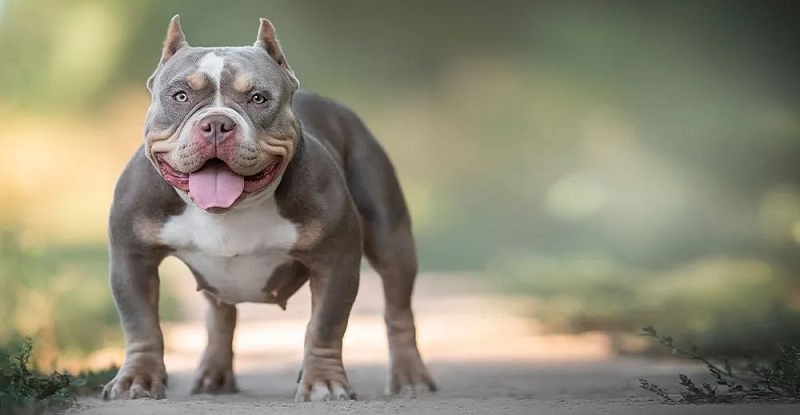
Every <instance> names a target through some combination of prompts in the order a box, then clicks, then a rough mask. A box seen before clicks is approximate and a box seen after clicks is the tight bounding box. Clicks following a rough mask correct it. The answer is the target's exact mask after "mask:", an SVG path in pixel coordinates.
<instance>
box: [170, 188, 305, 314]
mask: <svg viewBox="0 0 800 415" xmlns="http://www.w3.org/2000/svg"><path fill="white" fill-rule="evenodd" d="M297 236H298V230H297V226H296V225H295V224H294V223H292V222H290V221H289V220H287V219H285V218H283V217H282V216H280V213H279V212H278V209H277V206H276V205H275V202H274V199H272V198H271V199H268V200H267V201H264V202H263V203H259V204H258V205H256V206H250V207H248V209H242V210H232V211H229V212H226V213H223V214H217V215H215V214H211V213H208V212H205V211H203V210H202V209H200V208H198V207H197V206H194V205H193V204H189V205H187V207H186V210H185V211H184V212H183V213H182V214H181V215H178V216H174V217H172V218H170V219H169V220H168V221H167V223H166V224H165V225H164V228H163V229H162V231H161V238H162V240H163V241H164V242H165V243H166V244H167V245H168V246H170V247H172V248H173V249H174V250H175V253H174V255H175V256H176V257H178V258H179V259H180V260H182V261H183V262H184V263H186V265H187V266H189V268H190V269H191V270H192V271H193V272H194V273H195V278H197V280H198V281H197V282H198V286H199V287H200V288H201V289H203V290H205V291H207V292H209V293H211V294H213V295H214V296H215V297H217V298H218V299H220V300H222V301H224V302H226V303H230V304H236V303H242V302H272V301H271V298H270V297H269V296H268V294H267V293H266V292H265V291H264V288H265V287H266V285H267V281H268V280H269V279H270V277H271V276H272V275H273V272H274V271H275V269H276V268H277V267H278V266H280V265H281V264H284V263H286V262H288V261H289V260H291V257H290V256H289V251H290V250H291V248H292V246H294V244H295V242H297Z"/></svg>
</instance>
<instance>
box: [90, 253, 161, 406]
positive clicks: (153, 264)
mask: <svg viewBox="0 0 800 415" xmlns="http://www.w3.org/2000/svg"><path fill="white" fill-rule="evenodd" d="M162 259H163V256H156V255H154V254H152V253H144V251H143V250H142V251H140V250H136V249H125V248H121V247H119V246H115V243H114V242H113V241H112V244H111V263H110V276H109V277H110V280H111V281H110V283H111V292H112V294H113V296H114V302H115V303H116V306H117V311H118V313H119V317H120V320H121V321H122V329H123V331H124V334H125V363H124V364H123V365H122V367H121V368H120V369H119V371H118V372H117V375H116V376H115V377H114V379H113V380H111V382H109V383H108V384H106V385H105V387H104V388H103V398H104V399H136V398H154V399H163V398H164V397H165V389H166V382H167V372H166V369H165V367H164V338H163V335H162V334H161V326H160V324H159V319H158V296H159V276H158V264H159V263H160V262H161V260H162Z"/></svg>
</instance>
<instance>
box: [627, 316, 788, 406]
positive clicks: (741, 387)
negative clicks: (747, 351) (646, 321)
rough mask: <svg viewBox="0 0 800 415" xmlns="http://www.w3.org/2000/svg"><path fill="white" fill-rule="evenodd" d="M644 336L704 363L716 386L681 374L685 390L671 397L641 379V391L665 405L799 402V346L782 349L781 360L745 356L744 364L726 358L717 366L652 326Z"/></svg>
mask: <svg viewBox="0 0 800 415" xmlns="http://www.w3.org/2000/svg"><path fill="white" fill-rule="evenodd" d="M642 335H643V336H647V337H652V338H654V339H656V340H657V341H658V342H659V343H660V344H662V345H664V346H666V347H668V348H670V349H671V350H672V354H673V355H676V356H683V357H688V358H690V359H692V360H696V361H699V362H701V363H703V364H704V365H705V366H706V367H707V368H708V371H709V372H710V374H711V377H712V378H713V385H712V384H711V383H707V382H702V383H700V385H699V386H698V384H697V383H695V382H694V381H693V380H692V379H690V378H689V377H688V376H686V375H684V374H681V375H679V376H678V377H679V379H680V385H681V386H682V387H683V390H681V392H680V393H679V395H678V396H674V395H671V394H670V393H669V392H668V391H667V390H666V389H664V388H662V387H660V386H658V385H655V384H652V383H650V382H649V381H647V380H645V379H639V382H640V386H641V387H642V388H644V389H646V390H648V391H650V392H653V393H654V394H656V395H658V396H659V397H660V398H661V399H662V400H663V401H664V402H666V403H670V404H677V403H690V404H704V403H733V402H743V401H763V400H791V401H794V400H800V348H798V347H796V346H782V347H780V348H779V352H780V353H779V355H778V357H776V358H775V359H771V360H770V361H768V362H764V363H760V362H757V361H756V360H754V359H752V358H750V357H749V356H743V357H742V359H741V361H731V360H730V359H723V360H722V362H721V363H719V364H718V363H714V362H712V361H711V360H709V359H708V358H706V357H704V356H703V355H702V354H700V352H699V350H698V349H697V347H694V346H692V347H691V348H690V350H684V349H682V348H680V347H677V346H676V345H675V344H674V340H673V339H672V337H670V336H660V335H659V334H658V332H657V331H656V330H655V329H654V328H652V327H646V328H644V329H642Z"/></svg>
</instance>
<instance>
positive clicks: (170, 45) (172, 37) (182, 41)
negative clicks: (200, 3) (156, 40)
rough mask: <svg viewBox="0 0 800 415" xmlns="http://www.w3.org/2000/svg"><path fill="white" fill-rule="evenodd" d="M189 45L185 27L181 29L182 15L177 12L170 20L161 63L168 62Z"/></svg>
mask: <svg viewBox="0 0 800 415" xmlns="http://www.w3.org/2000/svg"><path fill="white" fill-rule="evenodd" d="M188 46H189V44H188V43H187V42H186V36H184V34H183V29H181V17H180V16H179V15H177V14H176V15H175V16H173V17H172V20H170V21H169V28H167V38H166V39H164V49H163V50H162V51H161V63H166V62H167V61H168V60H169V58H171V57H172V56H174V55H175V54H176V53H177V52H178V51H179V50H181V49H183V48H185V47H188Z"/></svg>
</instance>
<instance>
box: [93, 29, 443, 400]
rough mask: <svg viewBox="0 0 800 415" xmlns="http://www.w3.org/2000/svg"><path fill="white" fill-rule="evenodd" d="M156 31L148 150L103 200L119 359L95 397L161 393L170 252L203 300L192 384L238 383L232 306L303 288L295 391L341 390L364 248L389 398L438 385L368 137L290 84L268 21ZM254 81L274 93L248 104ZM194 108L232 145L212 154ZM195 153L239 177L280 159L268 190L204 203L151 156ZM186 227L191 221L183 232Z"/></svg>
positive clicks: (407, 241)
mask: <svg viewBox="0 0 800 415" xmlns="http://www.w3.org/2000/svg"><path fill="white" fill-rule="evenodd" d="M167 33H168V35H167V39H166V40H165V42H164V44H165V47H164V51H163V54H162V59H161V61H160V62H159V65H158V68H157V69H156V72H155V73H154V74H153V76H152V77H151V78H150V79H148V87H149V88H150V90H151V92H152V94H153V104H152V105H151V108H150V110H149V111H148V117H147V121H146V123H145V143H144V145H143V146H142V147H141V148H140V149H139V150H138V151H137V152H136V153H135V154H134V155H133V157H132V159H131V161H130V162H129V163H128V165H127V166H126V167H125V169H124V171H123V173H122V175H121V176H120V178H119V181H118V183H117V187H116V189H115V193H114V202H113V205H112V208H111V214H110V220H109V241H110V283H111V289H112V293H113V296H114V300H115V304H116V306H117V309H118V311H119V314H120V318H121V321H122V326H123V331H124V333H125V339H126V361H125V363H124V364H123V366H122V367H121V368H120V370H119V372H118V374H117V376H116V377H115V378H114V380H112V381H111V382H109V383H108V384H107V385H106V387H105V389H104V391H103V396H104V397H105V398H140V397H151V398H163V397H165V385H166V379H167V375H166V370H165V367H164V362H163V355H164V344H163V336H162V333H161V328H160V324H159V317H158V296H159V275H158V265H159V264H160V263H161V261H162V260H163V259H164V258H165V257H166V256H170V255H172V256H176V257H178V258H179V259H182V260H183V261H184V262H185V263H187V265H188V266H189V267H190V269H191V270H192V272H193V274H194V276H195V278H196V279H197V284H198V289H200V290H202V291H203V292H204V295H205V296H206V297H207V298H208V300H209V312H208V320H207V326H208V335H209V337H208V339H209V340H208V345H207V348H206V351H205V353H204V355H203V358H202V360H201V363H200V367H199V368H198V372H197V376H196V379H195V384H194V387H193V392H196V393H200V392H208V393H218V392H235V391H236V390H238V388H237V385H236V380H235V376H234V374H233V369H232V368H233V364H232V362H233V347H232V343H233V333H234V330H235V325H236V306H235V304H236V303H238V302H243V301H248V302H264V303H274V304H278V305H280V306H281V307H285V306H286V300H287V299H288V298H289V297H291V296H292V295H293V294H294V293H295V292H296V291H297V290H299V289H300V288H301V287H302V286H303V285H304V284H305V283H306V282H309V286H310V289H311V294H312V317H311V320H310V322H309V324H308V326H307V331H306V341H305V354H304V359H303V364H302V375H301V379H300V381H299V386H298V391H297V394H296V399H297V400H299V401H305V400H329V399H351V398H354V397H355V391H354V390H353V388H352V387H351V386H350V384H349V382H348V379H347V375H346V373H345V370H344V366H343V364H342V359H341V357H342V338H343V336H344V333H345V330H346V327H347V322H348V318H349V315H350V311H351V308H352V305H353V301H354V300H355V296H356V293H357V291H358V282H359V268H360V262H361V258H362V255H364V256H366V258H367V259H368V260H369V262H370V263H371V264H372V266H373V267H374V268H375V269H376V270H377V272H378V273H379V274H380V276H381V278H382V280H383V286H384V296H385V300H386V309H385V320H386V325H387V335H388V341H389V351H390V370H389V380H388V384H387V390H388V392H391V393H401V392H402V393H404V394H412V395H413V394H418V393H421V392H423V391H429V390H431V391H432V390H435V389H436V386H435V384H434V382H433V380H432V379H431V377H430V375H429V373H428V371H427V369H426V368H425V365H424V364H423V362H422V359H421V357H420V354H419V351H418V348H417V344H416V328H415V324H414V317H413V313H412V308H411V296H412V291H413V286H414V279H415V277H416V274H417V259H416V251H415V247H414V240H413V236H412V232H411V219H410V217H409V214H408V209H407V207H406V202H405V200H404V197H403V193H402V190H401V188H400V185H399V183H398V180H397V177H396V175H395V172H394V168H393V167H392V164H391V162H390V160H389V158H388V156H387V155H386V153H385V152H384V151H383V149H382V148H381V146H380V144H379V143H378V141H377V140H376V139H375V138H374V137H373V136H372V134H371V133H370V132H369V130H368V129H367V128H366V127H365V125H364V124H363V123H362V121H361V120H360V119H359V118H358V117H357V116H356V115H355V114H354V113H353V112H352V111H350V110H349V109H347V108H346V107H344V106H343V105H341V104H338V103H336V102H334V101H332V100H330V99H326V98H323V97H320V96H318V95H315V94H312V93H307V92H303V91H298V90H297V85H298V82H297V79H296V78H295V76H294V73H293V72H292V70H291V68H290V67H289V65H288V63H287V62H286V57H285V55H284V54H283V52H282V50H281V49H280V46H279V44H278V42H277V39H276V38H275V31H274V28H273V27H272V25H271V24H270V23H269V22H268V21H266V20H264V19H262V21H261V27H260V28H259V35H258V38H257V41H256V43H255V45H254V46H253V47H246V48H193V47H190V46H188V43H187V42H186V40H185V36H184V35H183V32H182V30H181V29H180V25H179V22H178V19H177V16H176V17H175V18H174V19H173V21H172V22H171V24H170V28H169V29H168V32H167ZM210 53H213V54H214V55H213V57H211V58H205V59H214V64H215V65H216V66H215V68H216V69H215V70H219V72H218V73H219V79H210V77H209V76H208V74H202V71H201V72H198V66H200V65H201V62H203V59H204V57H208V56H210V55H209V54H210ZM206 62H209V61H206ZM220 62H222V64H223V65H225V66H224V69H222V70H220V68H219V65H220ZM198 73H201V75H197V74H198ZM187 79H188V80H187ZM242 79H245V80H246V81H247V82H243V81H241V80H242ZM237 80H239V81H238V82H237ZM190 81H191V82H190ZM215 82H217V83H218V85H217V86H214V83H215ZM175 85H186V88H189V89H190V90H188V91H189V92H190V93H191V95H190V97H189V98H188V99H189V101H188V102H187V104H186V105H183V106H181V105H179V104H176V103H175V102H173V101H170V97H171V96H172V95H171V94H173V93H174V89H170V88H176V87H175ZM256 87H261V88H266V90H267V91H268V92H269V94H270V95H271V97H272V98H273V101H270V102H269V103H267V104H264V105H262V106H254V105H252V104H250V103H249V101H248V103H245V102H244V101H243V99H245V98H246V96H245V95H243V94H244V90H245V89H249V88H256ZM237 97H242V98H237ZM239 99H242V100H239ZM188 105H191V110H189V108H190V106H188ZM208 108H210V110H207V109H208ZM217 108H218V109H217ZM212 110H213V111H212ZM203 111H206V112H208V113H211V112H214V113H215V114H216V113H224V114H226V116H228V115H229V116H230V117H232V119H235V120H236V122H237V125H238V126H239V127H241V129H240V130H237V131H236V134H237V135H236V140H238V141H233V140H234V139H230V140H228V141H226V143H227V142H231V143H233V144H230V145H228V147H224V146H223V145H222V144H220V143H215V144H213V146H211V147H209V146H210V144H209V143H207V142H204V141H203V140H200V139H197V138H196V137H195V135H193V134H195V132H194V128H196V124H197V118H198V117H200V116H201V115H202V114H204V112H203ZM198 114H200V115H198ZM244 150H247V151H244ZM208 152H213V154H223V155H224V157H227V158H226V159H224V161H225V162H226V164H228V165H229V166H230V168H231V169H233V170H234V171H235V172H236V173H237V174H241V175H243V176H244V175H249V174H252V173H251V172H254V171H258V170H260V169H264V168H265V166H269V165H271V164H270V163H273V164H272V165H274V163H280V169H279V172H278V173H276V174H277V177H276V179H275V181H274V182H273V183H271V184H269V185H266V187H264V188H260V189H253V190H252V191H251V192H248V193H246V194H245V195H244V196H243V197H242V199H241V200H238V201H237V202H236V204H235V205H234V206H233V207H231V208H230V209H228V210H225V209H222V210H219V209H218V210H215V211H205V210H203V209H201V208H200V207H198V206H197V205H194V204H193V201H192V197H191V193H190V192H189V191H187V190H186V189H184V188H182V187H180V186H178V187H175V185H174V184H173V185H170V183H168V182H167V181H166V180H165V177H166V176H164V177H162V176H163V175H164V174H166V173H165V169H164V168H165V166H164V164H163V163H168V164H169V166H171V167H172V168H173V169H174V170H175V171H178V172H179V173H177V174H180V173H185V174H190V173H191V172H192V171H194V170H196V169H199V168H200V167H201V166H202V165H203V163H205V162H206V161H207V160H208V159H209V157H211V155H209V154H211V153H208ZM223 152H224V153H223ZM207 153H208V154H207ZM217 157H223V156H222V155H219V156H217ZM248 225H249V226H248ZM198 226H200V227H204V228H203V229H195V228H193V227H198ZM246 231H249V234H248V232H246ZM210 238H217V239H210ZM259 270H262V272H263V275H260V274H259Z"/></svg>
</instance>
